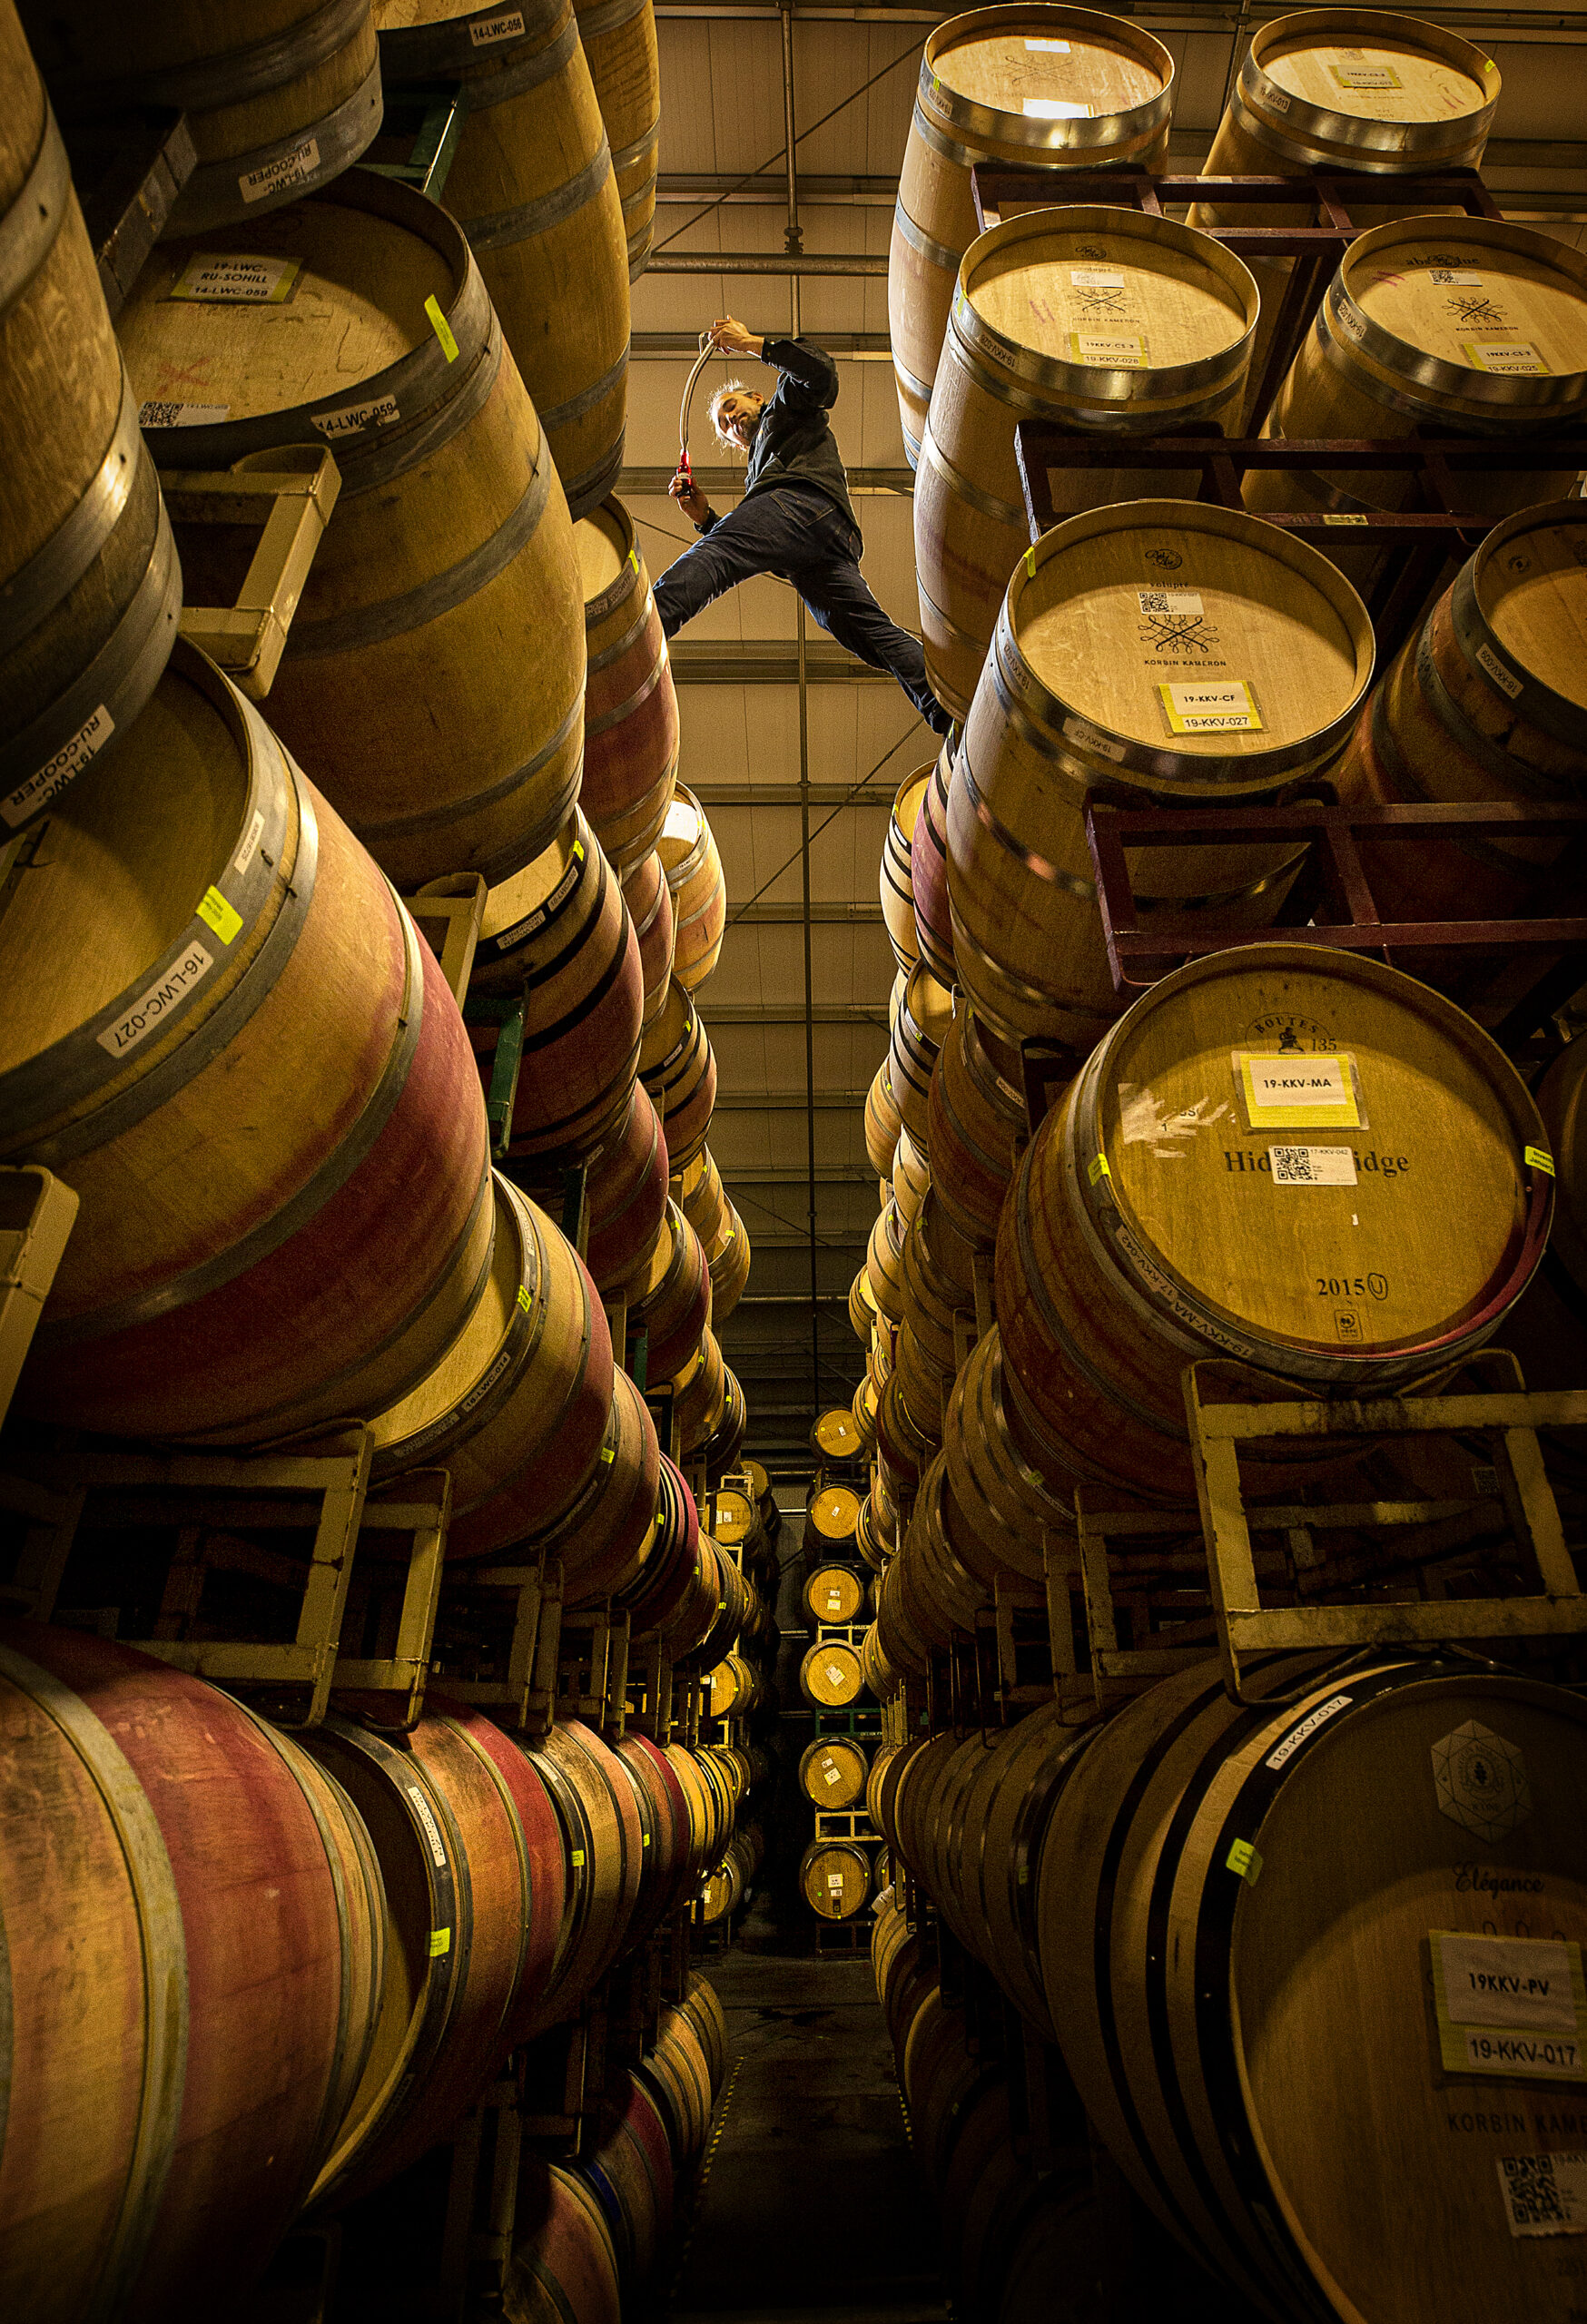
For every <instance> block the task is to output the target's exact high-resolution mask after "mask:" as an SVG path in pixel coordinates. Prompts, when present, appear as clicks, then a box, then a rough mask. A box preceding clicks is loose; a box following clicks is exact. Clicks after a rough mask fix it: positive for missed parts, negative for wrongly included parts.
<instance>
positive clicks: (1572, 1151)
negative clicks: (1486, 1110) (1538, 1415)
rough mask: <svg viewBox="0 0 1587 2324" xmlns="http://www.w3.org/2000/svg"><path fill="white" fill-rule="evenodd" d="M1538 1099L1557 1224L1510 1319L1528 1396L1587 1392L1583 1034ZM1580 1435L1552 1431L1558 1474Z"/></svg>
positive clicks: (1573, 1455)
mask: <svg viewBox="0 0 1587 2324" xmlns="http://www.w3.org/2000/svg"><path fill="white" fill-rule="evenodd" d="M1533 1095H1534V1096H1535V1098H1536V1099H1537V1109H1538V1111H1539V1113H1540V1114H1541V1115H1542V1116H1543V1128H1544V1130H1545V1132H1546V1134H1547V1144H1548V1146H1549V1148H1550V1150H1551V1152H1552V1153H1553V1160H1554V1168H1555V1171H1556V1173H1557V1176H1556V1177H1555V1181H1554V1184H1555V1189H1556V1191H1555V1196H1554V1219H1553V1229H1552V1231H1551V1233H1550V1236H1549V1247H1548V1249H1547V1250H1546V1251H1545V1252H1544V1254H1543V1265H1542V1266H1540V1267H1539V1269H1538V1271H1537V1273H1536V1274H1535V1275H1533V1278H1532V1281H1531V1283H1530V1284H1529V1285H1527V1287H1526V1289H1525V1291H1523V1294H1522V1295H1521V1297H1520V1298H1519V1299H1518V1300H1517V1301H1516V1303H1515V1305H1514V1306H1513V1308H1512V1309H1511V1311H1510V1313H1509V1315H1506V1316H1505V1318H1504V1324H1503V1343H1504V1345H1505V1346H1506V1347H1507V1348H1510V1349H1512V1350H1513V1353H1514V1354H1516V1355H1517V1356H1518V1357H1519V1358H1520V1360H1521V1368H1522V1372H1523V1376H1524V1378H1525V1381H1526V1384H1527V1386H1528V1387H1529V1388H1578V1387H1582V1386H1587V1136H1584V1133H1587V1041H1583V1040H1582V1038H1581V1035H1580V1034H1578V1035H1577V1037H1576V1039H1574V1040H1572V1042H1571V1043H1570V1044H1569V1045H1568V1047H1567V1048H1566V1049H1565V1050H1564V1052H1563V1054H1562V1056H1559V1057H1557V1058H1555V1059H1554V1061H1553V1064H1552V1065H1551V1066H1550V1067H1549V1068H1548V1070H1547V1072H1546V1073H1545V1074H1544V1075H1543V1078H1542V1079H1541V1080H1540V1081H1539V1082H1538V1084H1537V1087H1536V1088H1535V1090H1534V1091H1533ZM1573 1436H1574V1432H1573V1431H1571V1430H1566V1431H1563V1432H1562V1433H1557V1434H1556V1433H1554V1432H1553V1431H1552V1430H1551V1431H1550V1432H1549V1434H1548V1437H1547V1439H1546V1440H1545V1442H1546V1443H1548V1445H1549V1451H1550V1465H1551V1469H1553V1470H1554V1471H1555V1472H1564V1473H1569V1471H1567V1470H1566V1468H1565V1463H1566V1462H1567V1461H1569V1462H1572V1465H1574V1464H1576V1463H1579V1462H1580V1460H1581V1447H1580V1443H1579V1441H1577V1442H1575V1443H1572V1437H1573Z"/></svg>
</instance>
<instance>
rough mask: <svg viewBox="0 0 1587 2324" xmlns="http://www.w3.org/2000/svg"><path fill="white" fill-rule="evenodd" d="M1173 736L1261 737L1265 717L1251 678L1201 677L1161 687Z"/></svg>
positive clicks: (1159, 690)
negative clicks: (1238, 735) (1233, 735)
mask: <svg viewBox="0 0 1587 2324" xmlns="http://www.w3.org/2000/svg"><path fill="white" fill-rule="evenodd" d="M1158 696H1159V698H1160V700H1161V702H1162V705H1163V715H1164V716H1165V717H1166V718H1167V720H1168V732H1169V734H1260V733H1261V732H1262V714H1261V712H1260V711H1259V710H1258V709H1257V697H1256V694H1255V693H1254V692H1253V690H1252V687H1251V684H1250V681H1249V680H1248V679H1247V678H1219V679H1214V678H1199V679H1196V680H1193V681H1192V682H1191V683H1190V684H1188V685H1186V684H1172V683H1170V684H1168V685H1159V686H1158Z"/></svg>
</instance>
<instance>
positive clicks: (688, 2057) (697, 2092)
mask: <svg viewBox="0 0 1587 2324" xmlns="http://www.w3.org/2000/svg"><path fill="white" fill-rule="evenodd" d="M639 2073H640V2077H641V2079H642V2080H643V2081H644V2082H645V2083H646V2086H647V2087H648V2088H650V2089H652V2090H653V2091H654V2092H655V2096H656V2099H657V2101H658V2102H659V2103H660V2106H661V2109H662V2112H663V2113H664V2114H665V2117H666V2121H667V2125H668V2132H669V2135H670V2137H671V2141H672V2150H673V2153H674V2155H675V2158H676V2160H677V2162H678V2165H679V2168H680V2169H683V2168H686V2167H687V2165H688V2164H690V2163H691V2162H693V2161H694V2160H695V2156H697V2155H698V2154H700V2153H701V2152H703V2150H704V2148H705V2140H706V2138H707V2136H708V2134H709V2132H710V2129H711V2100H712V2091H711V2067H710V2063H709V2060H708V2059H707V2057H706V2055H705V2044H704V2043H703V2042H702V2041H701V2038H700V2031H699V2027H698V2025H697V2024H696V2022H695V2017H694V2016H693V2015H692V2014H689V2013H688V2012H686V2011H685V2010H684V2009H683V2008H682V2007H680V2006H677V2005H675V2006H674V2007H672V2008H671V2009H666V2010H664V2011H663V2012H662V2016H661V2024H660V2028H659V2030H658V2032H657V2034H656V2038H655V2048H654V2049H653V2050H652V2051H651V2052H650V2053H649V2054H648V2055H647V2056H646V2058H645V2059H644V2060H643V2062H642V2063H641V2065H640V2067H639Z"/></svg>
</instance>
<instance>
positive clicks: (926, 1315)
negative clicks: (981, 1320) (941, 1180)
mask: <svg viewBox="0 0 1587 2324" xmlns="http://www.w3.org/2000/svg"><path fill="white" fill-rule="evenodd" d="M940 1202H941V1197H940V1196H939V1195H938V1193H937V1190H936V1188H935V1187H932V1188H931V1190H930V1192H929V1193H928V1194H927V1196H926V1199H925V1201H924V1203H923V1204H922V1206H921V1209H920V1210H919V1212H918V1213H917V1214H916V1216H915V1218H914V1220H913V1222H912V1225H911V1226H910V1228H909V1231H908V1232H907V1234H906V1235H905V1236H904V1238H903V1320H902V1325H901V1327H900V1345H899V1355H898V1364H897V1368H898V1370H899V1371H901V1372H905V1373H907V1371H908V1369H909V1366H908V1365H907V1364H906V1363H905V1360H904V1354H903V1334H904V1333H905V1332H907V1333H908V1334H910V1336H911V1339H912V1343H913V1344H914V1345H915V1346H916V1348H917V1349H918V1351H919V1354H920V1356H921V1358H922V1360H923V1361H924V1362H925V1363H927V1364H929V1365H930V1366H931V1369H932V1370H933V1371H934V1372H936V1373H937V1374H940V1375H941V1378H942V1379H943V1381H944V1382H945V1384H946V1385H947V1386H950V1387H951V1385H952V1383H953V1377H954V1374H956V1373H957V1371H958V1369H959V1324H958V1321H957V1319H958V1318H959V1317H960V1316H964V1315H967V1316H968V1317H969V1320H970V1322H971V1324H973V1323H974V1320H975V1317H974V1297H973V1294H972V1293H971V1292H970V1291H968V1290H967V1289H966V1287H965V1286H964V1285H962V1284H961V1282H959V1281H958V1279H957V1278H956V1277H955V1276H953V1275H950V1274H949V1273H948V1271H947V1269H946V1268H945V1267H943V1266H942V1265H941V1263H940V1261H939V1260H938V1258H937V1256H936V1254H935V1250H934V1248H933V1243H934V1241H940V1239H941V1222H940V1221H939V1220H938V1219H937V1217H936V1212H937V1209H938V1208H939V1206H940ZM936 1418H937V1420H938V1422H939V1423H940V1422H941V1413H940V1412H939V1413H937V1414H936Z"/></svg>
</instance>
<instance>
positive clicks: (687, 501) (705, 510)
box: [667, 471, 711, 525]
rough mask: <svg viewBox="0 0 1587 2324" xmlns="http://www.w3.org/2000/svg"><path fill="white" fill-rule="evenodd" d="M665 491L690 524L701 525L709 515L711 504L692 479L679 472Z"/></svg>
mask: <svg viewBox="0 0 1587 2324" xmlns="http://www.w3.org/2000/svg"><path fill="white" fill-rule="evenodd" d="M667 490H668V492H669V493H671V495H672V497H673V498H674V499H675V501H676V502H677V504H678V507H680V508H681V509H682V510H683V512H684V514H685V517H687V518H688V519H689V521H690V523H691V524H695V525H703V524H704V523H705V519H706V517H708V516H709V515H710V514H711V503H710V502H709V501H708V500H707V499H706V497H705V494H704V493H703V492H702V491H701V489H700V487H699V486H698V485H697V484H696V483H695V480H694V478H693V477H687V476H685V475H683V473H682V472H681V471H680V472H679V474H678V475H676V476H675V477H674V478H673V480H672V482H671V483H670V484H669V485H668V486H667Z"/></svg>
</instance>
